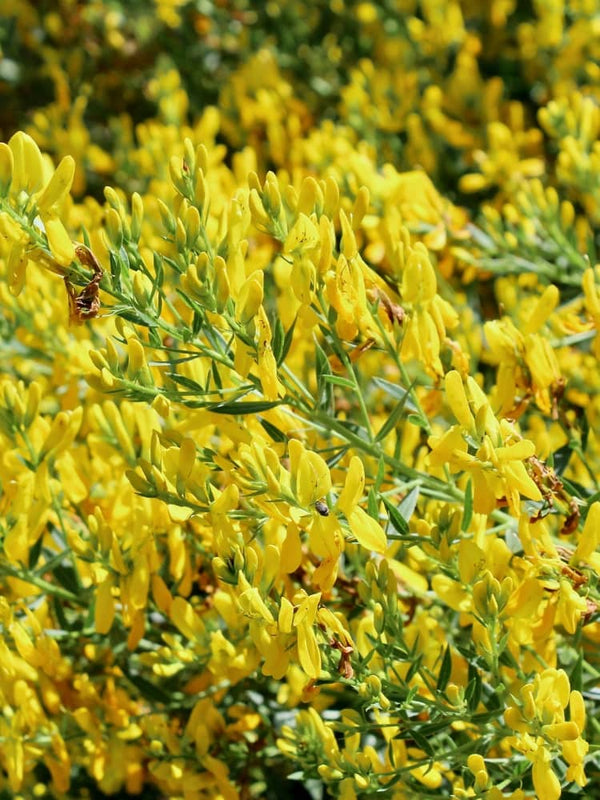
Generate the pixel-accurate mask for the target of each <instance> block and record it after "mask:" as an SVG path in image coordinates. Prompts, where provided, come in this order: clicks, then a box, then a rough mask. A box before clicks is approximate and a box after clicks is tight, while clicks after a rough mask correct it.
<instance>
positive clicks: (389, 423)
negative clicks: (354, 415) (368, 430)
mask: <svg viewBox="0 0 600 800" xmlns="http://www.w3.org/2000/svg"><path fill="white" fill-rule="evenodd" d="M408 397H409V390H408V389H406V390H404V397H401V398H400V400H398V402H397V403H396V405H395V406H394V408H393V409H392V412H391V414H390V415H389V417H388V418H387V419H386V421H385V422H384V423H383V425H382V426H381V428H380V429H379V432H378V433H377V436H376V437H375V441H376V442H380V441H382V440H383V439H385V437H386V436H387V435H388V433H389V432H390V431H391V430H393V429H394V428H395V427H396V425H397V424H398V422H399V421H400V418H401V417H402V414H403V413H404V409H405V408H406V404H407V400H408Z"/></svg>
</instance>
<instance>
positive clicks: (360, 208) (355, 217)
mask: <svg viewBox="0 0 600 800" xmlns="http://www.w3.org/2000/svg"><path fill="white" fill-rule="evenodd" d="M369 202H370V193H369V190H368V188H367V187H366V186H361V187H360V189H359V190H358V194H357V195H356V200H355V201H354V206H353V208H352V215H351V219H352V229H353V230H355V231H357V230H358V229H359V228H360V223H361V222H362V221H363V217H364V216H365V214H366V213H367V211H368V210H369Z"/></svg>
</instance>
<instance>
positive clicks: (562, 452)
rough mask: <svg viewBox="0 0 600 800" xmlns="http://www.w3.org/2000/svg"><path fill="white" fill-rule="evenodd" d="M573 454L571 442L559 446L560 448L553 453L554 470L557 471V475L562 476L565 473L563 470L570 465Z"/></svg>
mask: <svg viewBox="0 0 600 800" xmlns="http://www.w3.org/2000/svg"><path fill="white" fill-rule="evenodd" d="M572 455H573V449H572V447H571V445H570V444H569V443H567V444H563V446H562V447H559V448H558V450H555V451H554V452H553V453H552V461H553V466H554V471H555V472H556V474H557V475H559V476H560V475H562V474H563V472H564V471H565V470H566V468H567V466H568V465H569V461H570V460H571V456H572Z"/></svg>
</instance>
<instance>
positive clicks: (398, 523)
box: [379, 494, 408, 535]
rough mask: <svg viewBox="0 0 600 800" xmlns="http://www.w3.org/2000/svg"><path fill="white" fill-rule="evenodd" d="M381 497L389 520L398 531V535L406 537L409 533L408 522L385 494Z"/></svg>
mask: <svg viewBox="0 0 600 800" xmlns="http://www.w3.org/2000/svg"><path fill="white" fill-rule="evenodd" d="M379 497H380V498H381V500H383V505H384V506H385V507H386V509H387V512H388V516H389V520H390V522H391V523H392V525H393V527H394V528H395V529H396V530H397V531H398V533H401V534H403V535H406V534H407V533H408V523H407V521H406V520H405V519H404V517H403V516H402V514H401V513H400V512H399V511H398V509H397V508H396V506H395V505H394V504H393V503H392V501H391V500H390V499H389V498H387V497H386V496H385V495H384V494H381V495H379Z"/></svg>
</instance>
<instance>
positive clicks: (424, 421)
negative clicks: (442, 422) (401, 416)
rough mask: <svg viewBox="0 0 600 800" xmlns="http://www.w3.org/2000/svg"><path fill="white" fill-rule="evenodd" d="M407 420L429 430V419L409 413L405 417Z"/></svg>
mask: <svg viewBox="0 0 600 800" xmlns="http://www.w3.org/2000/svg"><path fill="white" fill-rule="evenodd" d="M406 419H407V420H408V422H412V424H413V425H416V426H417V427H418V428H423V430H424V431H429V428H430V426H429V420H427V419H425V417H422V416H421V415H420V414H409V415H408V416H407V418H406Z"/></svg>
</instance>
